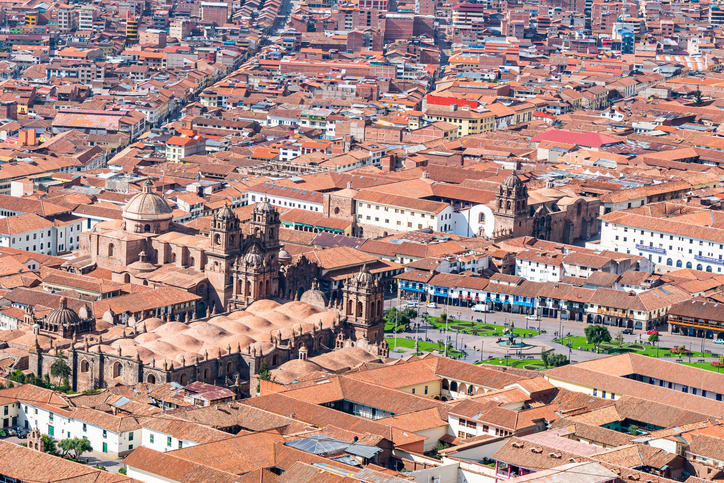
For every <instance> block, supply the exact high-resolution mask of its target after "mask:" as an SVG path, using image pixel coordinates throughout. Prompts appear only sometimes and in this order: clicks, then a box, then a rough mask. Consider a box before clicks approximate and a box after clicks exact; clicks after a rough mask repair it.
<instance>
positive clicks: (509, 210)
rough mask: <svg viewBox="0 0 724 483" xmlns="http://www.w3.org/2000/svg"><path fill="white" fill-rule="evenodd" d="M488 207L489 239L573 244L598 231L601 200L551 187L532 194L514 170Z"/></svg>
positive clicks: (586, 238) (587, 238) (590, 236)
mask: <svg viewBox="0 0 724 483" xmlns="http://www.w3.org/2000/svg"><path fill="white" fill-rule="evenodd" d="M489 209H490V215H491V216H492V217H493V219H494V228H493V233H492V236H491V237H490V238H491V239H493V240H496V241H497V240H504V239H507V238H516V237H520V236H532V237H534V238H538V239H539V240H548V241H553V242H558V243H566V244H571V243H573V242H574V241H575V240H589V239H590V238H592V237H593V236H595V235H596V234H597V233H598V230H599V227H598V212H599V209H600V200H598V199H597V198H587V197H584V196H580V195H577V194H574V193H569V192H566V191H563V190H557V189H554V188H552V187H551V188H543V189H538V190H534V191H532V192H530V193H529V192H528V188H527V187H526V186H525V184H524V183H523V182H522V181H521V179H520V178H519V177H518V175H517V173H516V172H515V171H513V173H512V174H511V175H510V176H508V177H507V178H506V179H505V180H504V181H503V183H501V184H500V186H499V187H498V191H497V193H496V195H495V201H493V203H492V206H490V207H489ZM481 216H482V217H484V216H485V215H484V214H482V215H481Z"/></svg>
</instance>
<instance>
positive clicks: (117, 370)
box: [113, 361, 123, 377]
mask: <svg viewBox="0 0 724 483" xmlns="http://www.w3.org/2000/svg"><path fill="white" fill-rule="evenodd" d="M122 375H123V364H121V363H120V362H118V361H116V362H114V363H113V377H121V376H122Z"/></svg>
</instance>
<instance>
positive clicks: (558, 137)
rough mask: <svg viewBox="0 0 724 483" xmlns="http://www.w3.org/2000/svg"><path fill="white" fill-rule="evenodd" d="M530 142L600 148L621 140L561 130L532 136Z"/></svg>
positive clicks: (596, 134) (590, 133)
mask: <svg viewBox="0 0 724 483" xmlns="http://www.w3.org/2000/svg"><path fill="white" fill-rule="evenodd" d="M531 141H532V142H534V143H538V142H541V141H553V142H555V143H566V144H578V145H579V146H586V147H591V148H600V147H601V146H605V145H608V144H619V143H620V142H621V140H619V139H616V138H612V137H611V136H606V135H604V134H600V133H597V132H586V133H583V132H573V131H565V130H562V129H560V130H559V129H551V130H550V131H546V132H544V133H541V134H538V135H537V136H533V138H532V139H531Z"/></svg>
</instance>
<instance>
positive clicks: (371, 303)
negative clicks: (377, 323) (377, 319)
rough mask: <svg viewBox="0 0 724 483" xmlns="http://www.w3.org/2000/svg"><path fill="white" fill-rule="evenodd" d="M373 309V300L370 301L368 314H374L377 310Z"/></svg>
mask: <svg viewBox="0 0 724 483" xmlns="http://www.w3.org/2000/svg"><path fill="white" fill-rule="evenodd" d="M375 309H376V307H375V301H374V300H373V301H372V302H370V314H373V315H374V314H376V313H377V311H376V310H375Z"/></svg>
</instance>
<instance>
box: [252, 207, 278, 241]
mask: <svg viewBox="0 0 724 483" xmlns="http://www.w3.org/2000/svg"><path fill="white" fill-rule="evenodd" d="M281 224H282V222H281V221H280V220H279V212H278V211H277V210H275V209H274V207H273V206H272V205H271V203H269V202H268V201H262V202H261V203H259V204H258V205H257V206H256V207H255V208H254V211H252V213H251V221H250V222H249V225H250V226H251V235H252V236H255V237H258V238H259V241H258V243H260V244H261V245H262V246H264V247H265V248H266V249H267V251H269V252H272V251H273V252H275V253H278V252H279V250H280V249H281V247H282V246H281V245H280V244H279V227H280V226H281Z"/></svg>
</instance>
